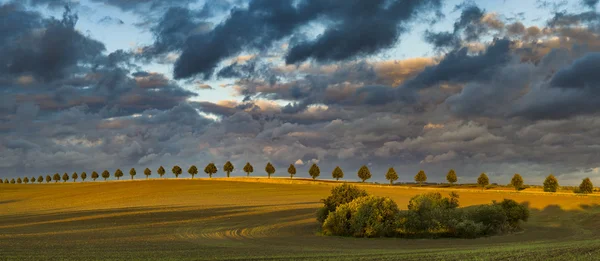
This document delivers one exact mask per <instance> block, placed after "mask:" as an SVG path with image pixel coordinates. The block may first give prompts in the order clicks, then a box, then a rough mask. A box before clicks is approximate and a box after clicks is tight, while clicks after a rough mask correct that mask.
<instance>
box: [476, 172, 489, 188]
mask: <svg viewBox="0 0 600 261" xmlns="http://www.w3.org/2000/svg"><path fill="white" fill-rule="evenodd" d="M489 184H490V179H489V178H488V176H487V175H485V173H481V175H479V178H477V185H479V186H480V187H481V189H484V188H485V186H487V185H489Z"/></svg>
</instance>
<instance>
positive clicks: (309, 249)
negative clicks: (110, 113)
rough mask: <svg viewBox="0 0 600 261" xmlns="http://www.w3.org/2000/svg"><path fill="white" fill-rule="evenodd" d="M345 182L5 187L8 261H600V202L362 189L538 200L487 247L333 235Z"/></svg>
mask: <svg viewBox="0 0 600 261" xmlns="http://www.w3.org/2000/svg"><path fill="white" fill-rule="evenodd" d="M336 184H337V183H335V182H313V181H308V180H300V179H298V180H289V179H278V178H273V179H257V178H229V179H227V178H213V179H194V180H190V179H179V180H175V179H165V180H160V179H154V180H147V181H146V180H144V181H142V180H139V181H138V180H135V181H116V182H93V183H92V182H84V183H68V182H67V183H58V184H29V185H25V184H14V185H6V184H4V185H1V186H0V259H2V260H43V259H61V260H62V259H70V260H147V259H160V260H235V259H238V260H263V259H268V260H428V259H429V260H431V259H438V260H522V259H528V260H597V258H598V256H600V205H598V204H599V203H600V197H599V196H598V194H597V193H596V194H592V195H578V194H573V193H568V192H564V193H560V192H559V193H554V194H552V193H544V192H541V190H539V189H535V188H534V189H528V190H524V191H520V192H515V191H510V190H502V189H498V190H493V189H490V190H485V191H483V190H480V189H476V188H472V189H471V188H464V187H461V188H439V187H436V188H432V187H427V186H425V187H423V188H418V187H409V186H387V185H361V186H362V187H364V188H365V189H366V190H367V191H368V192H369V193H370V194H373V195H377V196H386V197H390V198H392V199H393V200H394V201H395V202H396V203H397V204H398V205H399V207H400V208H402V209H405V208H406V204H407V203H408V201H409V199H410V198H411V197H412V196H414V195H417V194H420V193H424V192H430V191H439V192H441V193H443V194H447V193H449V192H450V191H457V192H458V193H459V194H460V203H461V206H469V205H474V204H485V203H489V202H491V201H492V200H502V199H503V198H510V199H514V200H516V201H518V202H526V203H527V204H528V206H529V207H530V208H531V218H530V220H529V222H528V223H526V224H525V225H524V228H525V231H524V232H520V233H516V234H509V235H503V236H494V237H486V238H479V239H474V240H470V239H419V240H409V239H395V238H381V239H363V238H342V237H327V236H322V235H320V234H319V232H318V224H317V222H316V220H315V217H314V213H315V210H316V209H317V208H318V207H319V206H320V203H319V200H320V199H321V198H324V197H326V196H327V195H328V194H329V191H330V189H331V187H332V186H334V185H336Z"/></svg>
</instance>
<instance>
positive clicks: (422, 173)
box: [415, 170, 427, 186]
mask: <svg viewBox="0 0 600 261" xmlns="http://www.w3.org/2000/svg"><path fill="white" fill-rule="evenodd" d="M415 181H416V182H418V183H419V186H423V182H426V181H427V174H425V171H423V170H419V173H417V175H415Z"/></svg>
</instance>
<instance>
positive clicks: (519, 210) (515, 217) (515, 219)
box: [499, 199, 529, 230]
mask: <svg viewBox="0 0 600 261" xmlns="http://www.w3.org/2000/svg"><path fill="white" fill-rule="evenodd" d="M499 205H500V206H501V207H502V210H504V214H505V215H506V217H507V221H508V225H509V226H510V228H511V229H512V230H517V229H519V228H520V221H523V222H527V220H528V219H529V209H528V208H527V207H526V206H525V205H522V204H519V203H517V202H516V201H514V200H512V199H504V200H503V201H502V202H500V204H499Z"/></svg>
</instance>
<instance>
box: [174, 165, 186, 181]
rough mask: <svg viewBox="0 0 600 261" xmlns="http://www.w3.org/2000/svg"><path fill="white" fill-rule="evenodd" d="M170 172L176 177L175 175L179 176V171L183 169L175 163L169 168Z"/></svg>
mask: <svg viewBox="0 0 600 261" xmlns="http://www.w3.org/2000/svg"><path fill="white" fill-rule="evenodd" d="M171 172H173V174H174V175H175V178H177V177H179V175H181V173H182V172H183V170H181V167H179V166H177V165H175V166H173V168H172V169H171Z"/></svg>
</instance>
